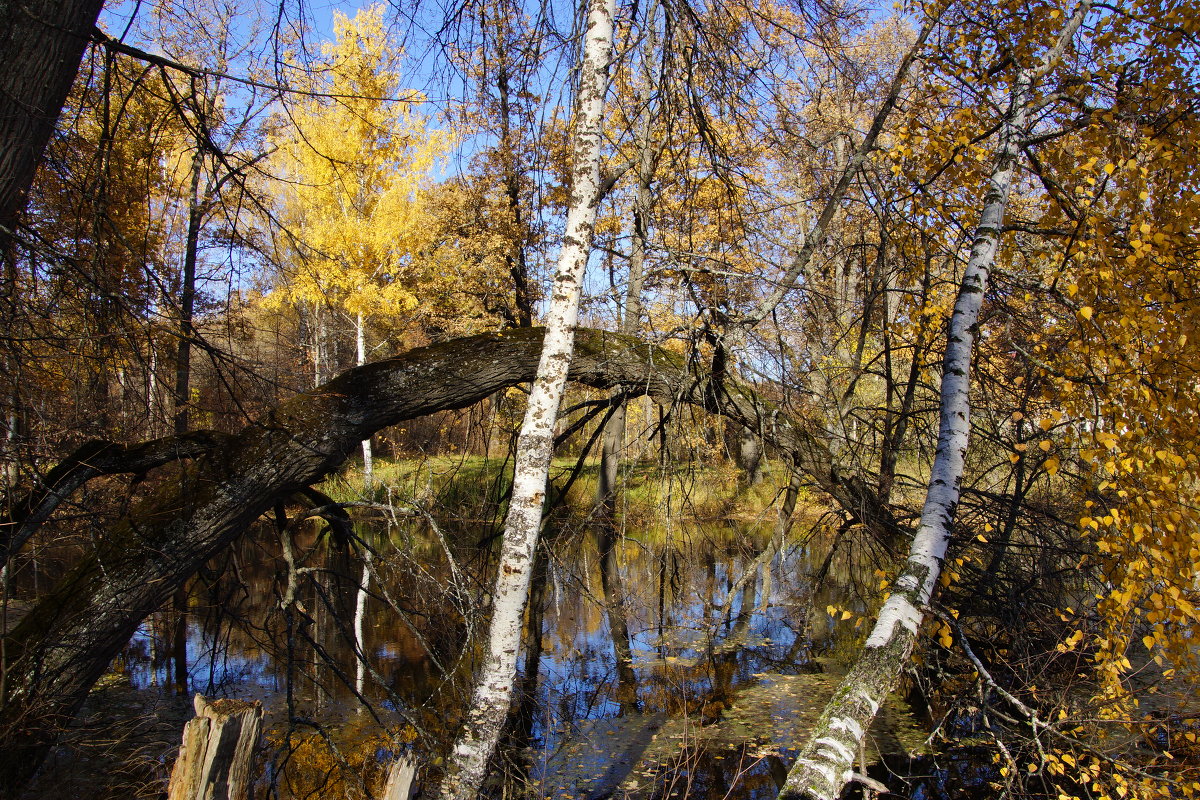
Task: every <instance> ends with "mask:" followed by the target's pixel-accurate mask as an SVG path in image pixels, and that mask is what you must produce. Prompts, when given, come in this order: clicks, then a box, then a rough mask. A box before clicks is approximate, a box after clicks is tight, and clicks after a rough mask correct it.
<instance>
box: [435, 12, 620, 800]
mask: <svg viewBox="0 0 1200 800" xmlns="http://www.w3.org/2000/svg"><path fill="white" fill-rule="evenodd" d="M615 15H616V2H615V0H592V2H590V3H589V5H588V15H587V22H586V25H587V30H586V32H585V34H584V48H583V64H582V70H581V75H580V83H579V96H578V104H577V106H576V108H577V116H576V122H575V128H574V131H575V133H574V141H573V150H574V153H573V158H572V172H571V202H570V206H569V210H568V212H567V226H566V233H565V236H564V238H563V244H562V249H561V250H560V252H559V260H558V271H557V273H556V274H555V277H554V285H553V287H552V290H551V297H550V309H549V312H548V314H547V318H546V336H545V339H544V340H543V344H542V354H541V358H540V360H539V362H538V369H537V376H536V377H535V379H534V382H533V388H532V390H531V391H530V394H529V405H528V409H527V411H526V413H525V420H524V422H523V423H522V425H521V432H520V435H519V436H518V438H517V454H516V463H515V466H514V471H513V488H512V499H511V500H510V501H509V509H508V518H507V520H506V522H505V527H504V541H503V546H502V548H501V552H500V564H499V568H498V569H497V572H496V584H495V589H494V590H493V593H492V621H491V626H490V630H489V635H488V646H487V652H486V655H485V660H484V663H483V665H482V668H481V669H480V671H479V674H478V675H477V677H476V683H475V690H474V692H473V696H472V699H471V708H470V711H469V713H468V715H467V720H466V724H465V725H464V727H463V729H462V731H461V732H460V733H459V735H458V739H457V741H456V742H455V745H454V750H453V753H452V755H451V759H450V763H449V768H448V770H447V775H446V779H445V781H444V782H443V784H442V789H441V795H442V797H443V798H446V800H449V799H450V798H457V799H458V800H473V798H474V797H475V796H476V794H478V792H479V787H480V785H481V784H482V783H483V778H484V775H485V773H486V771H487V765H488V760H489V759H490V758H491V755H492V753H493V751H494V750H495V748H496V742H497V740H498V739H499V736H500V732H501V729H502V728H503V725H504V719H505V716H506V715H507V713H508V708H509V703H510V699H511V697H512V688H513V680H514V678H515V675H516V667H517V652H518V651H519V650H520V646H521V631H522V627H523V626H522V621H523V619H524V616H525V606H526V601H527V598H528V593H529V582H530V577H531V575H532V572H533V566H534V554H535V551H536V548H537V541H538V532H539V529H540V528H541V523H542V504H543V500H544V498H545V494H546V479H547V475H548V473H549V469H550V456H551V450H552V448H553V444H554V424H555V420H556V418H557V416H558V407H559V402H560V401H561V399H562V394H563V389H564V388H565V386H566V380H567V370H568V368H569V366H570V362H571V353H572V350H573V348H574V337H575V326H576V322H577V319H578V315H579V296H580V291H581V289H582V284H583V273H584V267H585V266H586V264H587V259H588V253H589V250H590V249H591V242H592V231H593V226H594V223H595V219H596V206H597V204H598V202H599V194H600V149H601V144H602V137H601V133H602V116H603V111H604V96H605V93H606V92H607V89H608V65H609V60H610V59H611V57H612V52H613V20H614V17H615Z"/></svg>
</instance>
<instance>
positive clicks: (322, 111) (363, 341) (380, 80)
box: [269, 6, 448, 481]
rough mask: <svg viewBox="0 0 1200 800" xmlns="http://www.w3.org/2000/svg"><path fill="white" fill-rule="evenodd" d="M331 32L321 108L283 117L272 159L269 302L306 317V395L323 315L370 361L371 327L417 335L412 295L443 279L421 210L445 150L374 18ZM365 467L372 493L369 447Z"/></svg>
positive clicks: (320, 369) (313, 103)
mask: <svg viewBox="0 0 1200 800" xmlns="http://www.w3.org/2000/svg"><path fill="white" fill-rule="evenodd" d="M333 24H334V35H335V37H336V41H335V42H332V43H328V44H326V45H324V46H323V48H322V54H323V55H322V59H323V60H322V62H321V63H320V65H319V66H318V68H317V70H316V71H315V73H314V74H315V75H316V76H318V77H317V79H316V80H315V81H314V82H313V84H312V85H311V86H310V87H308V91H309V92H310V93H317V94H318V95H319V96H314V97H308V98H306V99H303V100H301V101H300V102H298V103H295V104H294V105H292V106H290V107H289V108H288V113H287V116H286V118H283V119H281V121H280V127H279V130H278V132H277V133H276V136H275V139H276V145H277V147H278V148H279V152H278V153H277V154H276V155H275V156H274V157H273V161H274V163H275V164H276V168H277V170H278V172H279V175H280V177H281V178H282V179H283V180H286V181H287V183H288V187H289V188H288V189H286V190H285V191H284V192H282V193H281V196H280V199H279V205H278V212H277V217H276V218H277V219H278V220H279V221H280V222H281V223H282V225H283V229H282V230H281V231H280V232H278V233H277V234H276V236H277V239H278V241H279V246H278V249H277V250H276V252H275V253H274V254H273V256H272V259H273V261H274V262H275V263H276V265H277V266H278V269H279V270H280V274H279V277H278V279H277V286H276V288H275V289H274V291H273V292H272V294H271V296H270V298H269V301H270V302H272V303H274V304H282V303H291V304H295V305H298V306H301V307H302V308H303V309H305V310H306V312H307V313H308V314H309V315H310V317H311V325H312V328H313V334H312V335H313V370H314V381H313V382H314V385H319V384H321V383H323V382H324V380H325V379H326V378H327V376H328V375H329V374H330V372H331V364H330V363H329V353H328V349H329V344H330V340H331V338H332V335H331V332H330V330H329V323H328V321H327V319H326V316H327V314H329V313H330V312H335V313H344V314H346V315H348V316H349V318H350V320H351V323H352V325H353V330H354V341H355V363H357V364H364V363H366V361H367V356H368V352H369V344H368V340H367V321H368V319H369V318H370V317H372V316H374V315H378V316H383V317H393V318H404V319H409V320H414V321H417V323H418V324H419V318H420V316H421V315H420V314H417V313H414V312H415V311H417V309H418V308H419V306H420V305H421V303H422V299H421V297H420V288H419V287H421V286H422V285H424V284H427V283H429V282H431V281H436V280H437V279H438V277H439V276H438V275H437V274H436V273H435V272H432V271H429V270H428V269H427V268H426V266H427V265H426V264H425V263H423V262H422V260H421V258H420V243H421V241H422V240H421V226H422V224H423V221H424V215H423V211H422V204H423V203H424V197H425V191H426V188H427V187H426V184H427V181H428V175H429V173H430V171H431V170H432V169H433V167H434V161H435V160H436V159H437V158H438V156H439V155H440V154H441V153H443V152H444V151H445V148H446V146H447V144H448V142H447V140H446V137H445V136H444V135H443V134H441V133H440V132H438V131H437V130H435V129H433V128H432V127H431V126H430V124H429V121H428V119H427V118H426V117H425V116H423V115H422V114H421V113H420V112H419V106H420V105H421V103H422V102H423V98H422V97H421V96H420V94H419V93H416V92H412V91H409V90H406V89H404V88H403V87H402V84H401V80H400V72H399V68H400V62H401V60H402V59H403V51H402V50H401V49H400V48H399V47H397V46H395V45H394V44H392V43H391V41H390V39H389V37H388V36H387V35H386V33H385V31H384V25H383V9H382V7H381V6H372V7H369V8H366V9H362V10H360V11H359V12H358V13H357V14H356V16H355V17H353V18H350V17H347V16H345V15H344V14H342V13H341V12H334V21H333ZM429 312H430V309H426V311H425V313H429ZM397 327H401V326H397ZM363 460H364V470H365V472H366V474H367V476H368V481H369V476H370V473H371V444H370V442H369V441H364V442H363Z"/></svg>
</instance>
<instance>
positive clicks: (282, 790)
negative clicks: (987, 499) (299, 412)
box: [117, 522, 919, 798]
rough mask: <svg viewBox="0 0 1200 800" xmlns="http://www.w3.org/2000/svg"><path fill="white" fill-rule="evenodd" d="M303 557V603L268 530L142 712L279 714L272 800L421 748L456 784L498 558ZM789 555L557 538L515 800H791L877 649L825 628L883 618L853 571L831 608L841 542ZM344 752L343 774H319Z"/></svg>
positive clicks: (266, 784) (708, 541) (529, 673)
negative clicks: (791, 783)
mask: <svg viewBox="0 0 1200 800" xmlns="http://www.w3.org/2000/svg"><path fill="white" fill-rule="evenodd" d="M474 535H477V533H476V534H474ZM291 536H292V540H291V546H292V548H293V559H292V560H293V561H294V563H295V573H293V574H292V576H291V578H292V580H291V585H292V587H293V589H294V596H293V597H292V598H291V602H290V604H289V602H288V601H287V598H288V596H289V591H288V587H289V576H288V568H287V559H285V558H284V552H283V549H282V548H281V545H280V538H279V532H278V531H276V530H275V529H274V528H273V527H270V526H265V525H264V526H263V527H262V528H261V529H260V530H258V531H256V532H255V533H254V535H253V536H250V537H247V538H246V539H245V540H243V541H242V542H241V543H240V544H239V545H238V546H237V547H236V548H235V549H234V550H233V551H232V552H230V553H229V555H228V556H227V557H226V558H225V559H223V560H222V561H221V562H220V563H217V564H214V565H210V568H209V569H208V570H206V571H205V573H203V574H202V575H201V576H199V577H198V578H197V579H196V580H195V581H194V582H193V583H192V585H191V587H190V589H189V591H188V592H187V593H186V595H181V596H180V597H179V598H177V601H176V604H175V607H173V608H171V609H168V610H164V611H162V612H160V613H158V614H156V615H154V616H152V617H151V618H150V619H148V620H147V621H146V623H145V624H144V625H143V626H142V627H141V628H140V629H139V630H138V632H137V634H136V635H135V636H134V637H133V639H132V640H131V642H130V644H129V647H128V648H127V649H126V650H125V652H124V653H123V654H122V657H121V659H120V660H119V662H118V664H117V668H118V670H120V671H121V672H123V673H124V675H125V676H127V678H128V681H129V684H130V686H131V687H132V689H134V690H136V691H138V692H142V693H155V692H157V693H162V694H167V693H170V694H174V693H175V692H177V691H181V690H183V689H184V688H186V691H187V692H202V693H204V694H207V695H214V694H215V695H225V696H237V697H242V698H256V699H261V700H263V701H264V702H265V703H266V705H267V707H268V723H269V726H270V728H271V732H270V733H269V735H268V738H269V740H270V741H271V742H272V743H273V744H275V745H286V746H287V747H289V748H291V749H292V751H293V753H292V756H291V757H288V758H276V759H275V760H274V761H273V762H272V764H270V765H268V766H267V767H266V768H265V775H266V777H264V779H263V785H262V786H260V790H261V791H262V792H263V793H264V794H270V795H272V796H279V797H288V796H302V795H304V794H306V793H309V792H311V791H314V789H313V787H311V786H305V781H310V780H317V777H311V778H310V777H305V776H307V775H309V773H311V774H312V775H313V776H318V775H319V776H320V779H321V780H324V781H328V780H341V781H342V783H340V784H338V785H337V786H333V785H326V786H324V788H322V789H321V790H320V791H319V794H320V795H322V796H328V795H330V794H335V795H337V794H340V793H344V792H346V791H350V792H351V793H352V794H356V793H358V792H360V791H362V790H364V789H365V788H369V784H370V783H371V781H373V780H375V779H376V778H377V777H378V775H379V774H381V768H380V767H379V763H378V762H380V761H381V760H382V759H386V758H387V757H388V755H389V753H390V752H392V751H393V750H394V749H395V748H397V747H406V746H409V744H410V743H411V744H412V746H414V747H415V748H416V750H417V752H418V753H419V754H420V756H421V757H422V758H423V759H424V763H426V764H427V765H432V764H434V763H436V759H437V758H438V757H440V756H441V755H444V753H445V750H446V749H447V748H448V745H449V738H450V737H451V736H453V734H454V732H455V728H456V725H457V722H458V720H459V718H460V714H461V713H462V708H463V704H464V702H465V698H466V697H467V692H468V690H469V685H470V683H469V678H470V674H471V670H472V669H473V667H474V665H475V661H476V660H477V659H478V658H480V656H481V652H480V645H479V644H478V639H479V637H478V636H476V635H474V634H475V633H477V632H478V631H480V630H483V629H485V627H486V626H485V625H484V624H483V623H484V620H483V619H482V618H479V617H478V616H477V614H476V613H474V612H473V611H472V609H473V608H477V607H483V606H484V604H485V603H486V593H487V589H488V587H489V585H490V577H489V576H488V574H487V568H486V567H485V565H486V564H487V562H488V553H487V552H486V551H483V550H480V549H478V548H477V547H476V546H475V542H474V541H473V540H472V538H470V537H468V535H466V533H465V532H464V533H460V534H459V535H458V536H457V537H456V536H454V535H447V536H446V537H445V538H439V537H438V536H436V535H434V534H433V532H432V531H430V529H429V528H428V527H427V525H424V524H418V523H416V522H414V523H412V524H410V525H405V526H395V525H388V524H383V523H381V524H379V525H376V526H365V525H360V526H359V527H357V528H356V529H355V536H354V537H353V539H350V540H348V539H345V538H342V539H340V540H339V539H338V538H337V537H336V536H333V535H332V534H330V533H324V534H322V533H320V532H319V530H318V526H316V525H313V526H310V527H306V528H302V529H300V530H299V531H293V532H291ZM771 537H772V532H771V531H770V530H769V529H766V528H764V529H758V528H754V527H746V526H729V525H712V526H703V525H692V526H682V527H679V526H677V527H676V528H675V529H674V530H673V531H672V532H671V533H670V534H669V535H668V534H667V533H664V532H659V531H649V532H643V533H640V534H627V535H626V536H624V537H619V538H615V539H613V540H611V541H607V542H606V541H605V539H604V537H603V536H601V537H600V538H599V541H598V540H597V537H595V536H594V535H592V534H591V533H574V534H560V535H558V536H555V537H552V538H551V540H550V541H549V543H548V544H547V546H546V548H545V551H544V552H543V553H542V554H541V556H540V561H539V566H538V570H537V576H536V578H535V581H534V586H533V593H532V603H531V612H530V616H529V620H528V622H529V626H528V628H529V630H528V635H527V643H526V649H525V652H524V654H523V658H522V660H521V665H520V673H519V679H518V689H519V691H518V696H519V698H520V702H519V703H518V704H517V711H516V713H514V715H513V719H512V728H511V734H512V735H511V736H509V737H506V742H507V744H508V749H507V752H506V753H505V754H504V755H503V758H502V759H501V762H502V763H503V764H504V765H507V766H506V768H505V769H506V771H504V772H503V774H502V775H501V778H500V780H502V781H504V782H506V783H505V785H506V786H507V787H508V789H507V790H509V791H519V792H520V793H522V794H526V795H529V796H547V797H562V796H571V797H586V798H600V797H607V796H611V795H614V794H621V795H625V796H637V797H646V798H667V797H684V796H687V797H696V798H702V797H703V798H707V797H713V798H716V797H722V798H723V797H730V798H759V797H762V798H767V797H773V796H774V795H775V793H776V791H777V788H778V785H779V782H780V781H781V778H782V776H783V775H784V774H785V773H786V770H787V768H788V766H790V763H791V760H792V759H793V758H794V752H795V747H796V745H797V739H798V738H799V737H801V736H802V735H803V732H804V729H805V727H806V725H805V720H808V719H815V715H816V714H817V713H818V712H819V710H820V707H821V706H822V705H823V704H824V701H825V698H826V697H827V696H828V693H829V692H830V691H831V690H832V686H833V683H834V681H835V677H836V676H835V673H836V668H835V667H834V666H833V665H834V663H835V662H834V661H833V660H831V659H830V658H829V655H830V654H831V653H836V652H837V651H838V650H840V649H843V648H849V647H851V646H852V642H850V640H853V639H854V638H855V637H856V636H858V635H859V633H858V632H857V631H856V630H855V628H854V622H853V620H849V621H846V622H840V623H835V622H834V621H833V620H832V619H831V618H830V615H829V614H827V613H826V611H825V608H826V606H827V605H830V604H833V603H835V602H837V603H838V605H839V608H849V609H850V610H851V611H852V612H858V613H862V612H865V611H866V610H867V609H866V608H864V607H856V606H853V605H849V606H848V605H847V603H846V602H845V597H846V594H845V591H844V588H845V587H844V584H845V582H846V581H848V580H849V579H850V576H849V572H848V566H847V565H846V564H845V563H843V562H839V561H838V560H835V561H834V562H833V566H832V567H831V568H827V569H828V573H829V574H828V578H827V580H826V581H825V582H824V584H823V585H822V586H820V587H819V588H818V591H816V592H815V593H814V591H813V581H812V576H813V573H814V572H815V571H816V570H818V569H820V568H821V565H822V561H823V560H824V556H825V553H826V551H827V549H828V541H827V540H820V541H814V543H813V545H812V546H811V547H807V548H806V547H785V548H778V547H776V548H774V549H772V548H771V547H769V545H771ZM446 539H449V540H452V541H451V542H449V543H447V541H446ZM368 551H369V552H370V553H371V554H372V557H371V559H370V560H369V561H367V560H365V559H364V558H363V557H362V554H363V553H364V552H368ZM364 586H365V587H367V589H366V591H364V588H363V587H364ZM835 598H836V600H835ZM363 656H365V660H364V658H363ZM364 712H365V713H364ZM889 714H890V718H889V719H887V720H885V722H884V726H885V727H886V730H884V731H881V732H880V733H878V734H877V739H878V740H879V741H881V742H885V743H886V744H885V745H884V747H885V749H887V748H890V749H891V750H893V751H895V752H897V753H901V752H902V753H907V752H908V751H909V750H910V749H912V746H913V745H912V744H911V743H910V742H908V741H904V736H903V735H901V736H899V737H898V736H897V735H896V734H895V733H894V732H893V730H892V729H896V730H901V731H903V730H910V731H913V732H914V733H915V726H914V723H913V722H912V721H911V719H907V718H905V717H904V716H903V714H902V712H896V711H892V712H889ZM314 737H315V738H314ZM909 738H910V739H914V740H915V739H916V738H919V737H916V736H912V737H909ZM330 742H332V743H333V744H334V745H335V746H337V748H338V749H337V750H336V751H335V753H334V755H332V756H330V755H326V756H318V752H319V751H320V749H321V748H327V746H328V744H329V743H330ZM868 757H869V759H877V756H876V755H874V754H869V756H868ZM322 759H324V760H322ZM318 764H319V765H321V769H317V768H316V767H315V766H314V765H318ZM326 767H327V769H326ZM322 770H324V771H322ZM434 772H435V768H434V767H432V766H431V767H429V768H427V770H426V775H427V777H436V776H435V775H434ZM341 773H345V774H344V775H343V777H342V778H340V779H337V778H330V775H336V774H341ZM351 776H353V777H351ZM364 776H366V777H364ZM356 786H357V788H355V787H356ZM734 786H736V789H732V790H731V787H734Z"/></svg>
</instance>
